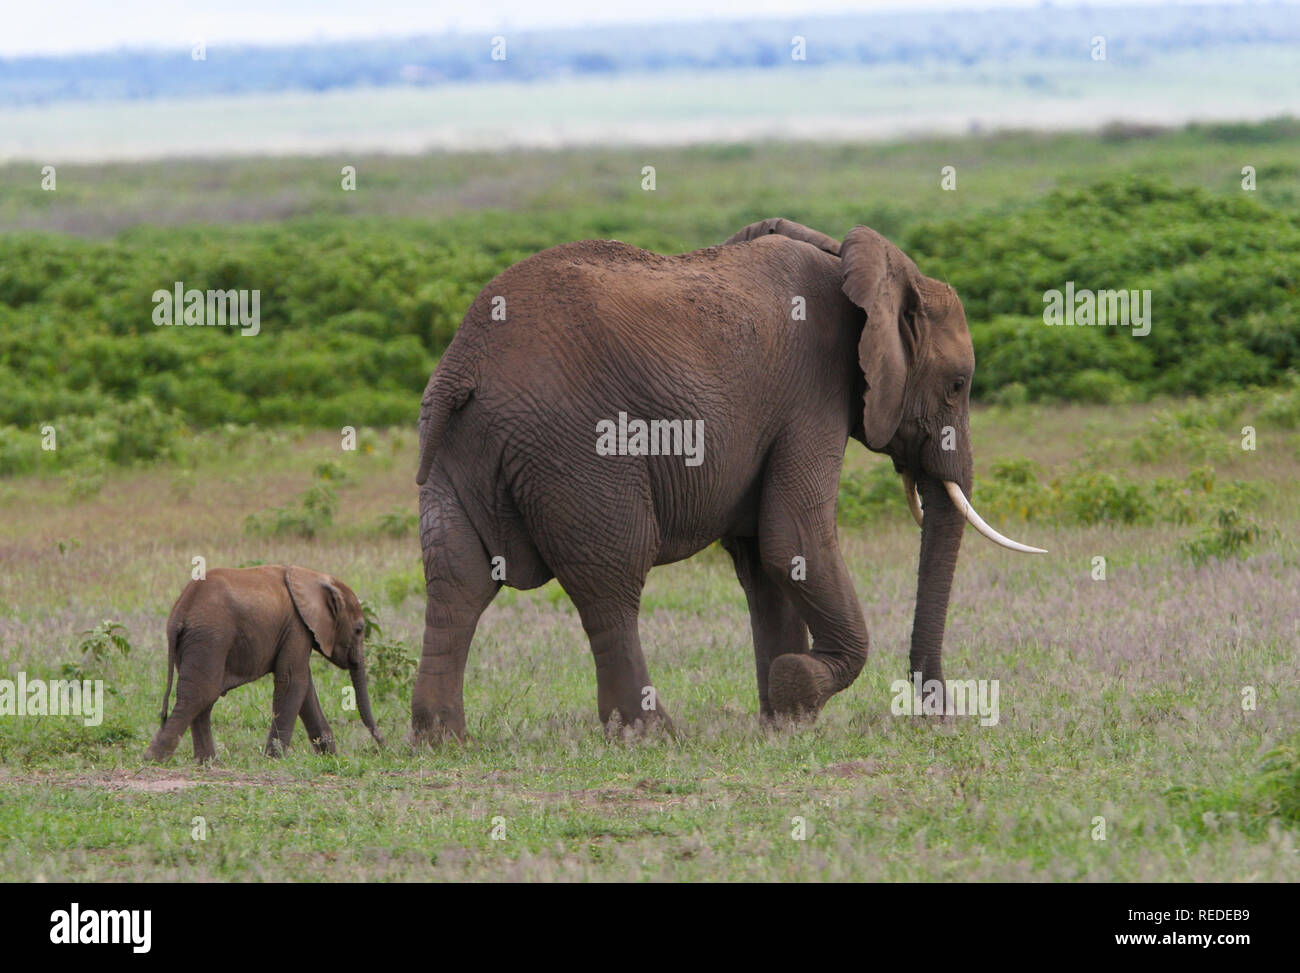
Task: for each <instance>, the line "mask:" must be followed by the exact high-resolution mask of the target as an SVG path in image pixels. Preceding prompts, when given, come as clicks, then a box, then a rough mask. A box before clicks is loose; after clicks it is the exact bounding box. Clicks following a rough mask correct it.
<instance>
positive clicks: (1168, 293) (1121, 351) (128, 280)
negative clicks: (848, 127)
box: [0, 178, 1300, 472]
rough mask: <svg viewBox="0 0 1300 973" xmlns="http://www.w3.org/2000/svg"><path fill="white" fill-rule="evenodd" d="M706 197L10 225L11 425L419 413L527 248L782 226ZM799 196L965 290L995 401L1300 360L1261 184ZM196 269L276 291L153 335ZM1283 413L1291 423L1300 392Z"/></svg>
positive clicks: (1, 326) (1299, 269)
mask: <svg viewBox="0 0 1300 973" xmlns="http://www.w3.org/2000/svg"><path fill="white" fill-rule="evenodd" d="M697 204H698V205H699V206H700V207H701V209H700V210H699V212H695V211H691V212H686V211H684V210H683V211H675V210H672V209H666V210H663V211H659V210H656V211H655V212H653V213H647V212H646V211H645V209H644V207H643V206H641V205H640V204H639V203H638V205H636V206H633V205H631V204H630V203H628V202H625V201H621V200H618V199H605V200H600V201H597V202H593V203H591V204H589V205H587V206H566V207H565V209H564V210H563V211H562V212H561V211H548V210H545V209H542V210H539V211H537V212H529V213H527V214H526V215H523V214H518V213H509V212H494V211H481V212H475V213H468V214H463V215H457V216H453V217H448V218H445V219H440V220H438V221H437V222H435V223H432V224H422V223H417V222H413V221H409V222H408V221H401V220H391V219H390V220H376V219H345V218H343V217H329V218H322V219H315V220H308V221H300V222H289V223H283V224H278V225H229V226H204V227H181V228H174V227H171V228H166V229H161V228H149V227H138V228H135V229H132V230H130V231H128V232H126V233H123V234H121V235H120V236H118V237H116V238H114V239H111V240H107V241H88V240H82V239H75V238H71V237H63V236H58V235H52V234H36V233H24V234H11V235H6V236H4V237H0V388H4V389H5V395H4V396H0V429H3V427H5V426H7V425H8V426H17V427H18V428H19V429H22V430H27V429H33V428H36V427H37V425H38V424H40V423H43V422H48V421H50V418H51V417H53V416H64V417H67V416H78V415H79V416H97V415H100V414H102V413H103V411H104V408H105V403H106V402H119V403H120V402H129V401H134V400H138V399H142V398H146V397H147V398H148V399H150V400H151V401H152V402H153V405H154V408H155V409H156V410H157V411H158V412H159V414H160V415H162V416H179V417H181V418H182V419H183V420H184V422H185V424H187V425H188V426H190V427H193V428H205V427H211V426H218V425H222V424H225V423H241V424H247V423H257V424H261V425H266V424H281V423H296V424H301V425H308V426H315V427H322V426H342V425H354V426H362V425H372V426H384V425H394V424H409V423H411V422H413V420H414V416H415V415H416V413H417V411H418V404H419V396H420V392H421V391H422V389H423V387H424V383H425V381H426V380H427V378H428V374H429V370H430V369H431V367H432V366H433V363H434V360H435V358H436V356H438V355H439V354H441V353H442V351H443V349H445V347H446V345H447V343H448V342H449V341H450V340H451V337H452V335H453V334H454V333H455V329H456V327H457V326H458V325H459V323H460V320H461V318H462V316H463V315H464V313H465V310H466V308H467V307H468V306H469V304H470V302H471V301H472V299H473V297H474V295H475V294H476V293H477V292H478V291H479V289H480V288H482V287H483V285H485V284H486V283H487V282H488V281H489V280H490V279H491V278H492V277H493V276H494V275H495V274H496V273H498V272H499V271H501V270H502V269H504V268H505V267H506V266H508V265H509V264H510V263H512V262H514V261H515V260H518V259H520V258H522V257H525V256H527V255H529V254H531V253H534V252H536V251H537V250H539V249H542V248H544V247H547V246H551V245H553V244H557V243H561V242H566V241H571V240H578V239H583V238H588V237H610V236H617V237H620V238H623V239H626V240H629V241H630V242H634V243H636V244H638V245H641V246H646V247H651V248H658V249H661V250H665V251H669V252H672V251H680V250H684V249H690V248H692V247H700V246H706V245H709V244H714V243H717V242H718V240H720V239H722V238H723V237H724V236H725V234H726V233H729V232H731V231H733V230H735V229H736V228H737V226H738V225H739V223H737V224H736V225H732V224H733V222H734V221H736V220H740V221H741V222H743V219H744V218H745V217H747V216H752V217H754V218H761V217H762V216H769V215H772V213H771V212H770V211H769V207H768V205H767V204H763V203H760V202H757V201H750V204H752V205H750V204H747V205H749V209H747V208H746V207H739V208H737V207H735V206H733V207H732V208H731V209H726V208H724V207H723V206H722V205H721V204H715V206H714V207H713V208H710V207H709V206H708V205H707V204H706V203H704V202H701V201H698V200H697V201H696V202H693V203H692V205H693V206H694V205H697ZM772 206H776V204H775V203H773V204H772ZM755 207H762V208H755ZM780 208H783V209H786V210H787V211H786V212H785V213H784V214H783V215H789V216H792V217H795V218H799V217H802V218H804V219H807V220H811V221H812V222H814V223H817V224H819V225H820V226H821V228H823V229H825V230H826V231H828V232H831V233H841V232H843V231H844V229H846V228H847V227H849V226H852V225H853V224H854V223H857V222H862V221H867V222H873V221H874V222H875V223H877V224H879V228H880V229H882V231H884V232H888V233H890V234H892V235H893V236H894V237H895V239H896V240H897V242H898V243H899V244H900V245H901V246H903V247H904V249H906V250H907V251H908V252H909V253H910V254H911V255H912V256H913V257H914V258H915V259H916V260H917V262H918V263H919V264H920V266H921V267H922V269H923V270H924V271H925V272H926V273H928V274H930V275H931V276H934V277H938V278H941V279H946V280H948V281H950V282H951V283H952V284H953V285H954V286H955V287H956V288H957V290H958V293H959V294H960V295H961V297H962V300H963V302H964V304H965V307H966V313H967V317H968V319H969V321H970V325H971V333H972V337H973V339H974V342H975V349H976V357H977V360H978V363H979V365H978V368H977V370H976V374H975V385H974V392H975V394H976V396H977V398H994V397H996V398H998V399H999V400H1001V401H1006V402H1008V403H1014V402H1015V401H1016V400H1018V399H1051V398H1066V399H1073V400H1079V401H1089V402H1103V403H1117V402H1128V401H1134V400H1141V399H1145V398H1147V397H1149V396H1151V395H1152V394H1157V393H1171V394H1188V393H1190V394H1198V395H1199V394H1204V393H1206V392H1210V391H1213V390H1216V389H1219V390H1223V389H1232V388H1237V387H1241V386H1245V385H1250V384H1258V385H1265V386H1267V385H1271V384H1273V383H1275V382H1276V381H1278V380H1279V378H1280V377H1281V376H1283V375H1284V373H1285V372H1286V371H1287V370H1288V369H1297V368H1300V301H1297V300H1296V288H1297V286H1300V217H1297V216H1296V215H1295V214H1294V213H1290V212H1288V211H1286V210H1284V209H1267V208H1265V207H1263V206H1261V205H1259V204H1257V203H1256V202H1255V201H1254V200H1253V199H1251V198H1249V195H1248V194H1241V193H1238V194H1236V195H1230V196H1220V195H1215V194H1213V193H1210V192H1208V191H1205V190H1202V189H1182V188H1175V187H1173V186H1171V185H1169V184H1167V183H1162V182H1157V181H1152V180H1149V179H1143V178H1130V179H1124V180H1112V181H1104V182H1099V183H1095V184H1093V185H1091V186H1086V187H1084V188H1080V189H1063V190H1058V191H1055V192H1052V193H1049V194H1048V195H1047V196H1045V197H1043V198H1041V199H1039V200H1037V201H1034V202H1031V203H1028V204H1025V205H1021V206H1020V207H1019V208H1016V209H1010V210H1007V211H1003V212H1001V213H998V214H994V215H989V216H984V217H982V218H980V219H978V220H975V219H971V218H969V217H966V218H963V219H960V220H938V221H936V220H932V219H928V218H926V217H924V216H922V215H921V214H920V213H919V212H915V211H912V212H908V211H905V210H902V209H899V208H898V207H896V206H895V207H888V206H885V205H884V204H881V203H879V202H876V203H874V204H873V203H871V202H870V201H868V202H865V203H864V202H863V201H861V200H857V201H854V200H840V199H834V200H830V199H827V200H819V199H805V200H798V199H796V200H794V201H793V203H792V204H791V203H786V204H785V205H784V206H782V207H780ZM750 209H752V212H750ZM177 281H181V282H183V283H184V285H185V287H186V288H187V289H188V288H197V289H200V290H207V289H210V288H215V289H223V290H224V289H229V288H235V289H248V290H254V289H255V290H258V291H259V292H260V309H261V327H260V332H259V333H258V334H257V335H256V336H243V335H241V334H239V332H238V330H237V329H233V328H223V327H185V326H181V327H157V326H155V325H154V324H153V322H152V317H151V315H152V311H153V304H152V294H153V293H154V291H155V290H158V289H169V288H171V287H173V286H174V284H175V282H177ZM1067 281H1075V282H1076V284H1077V286H1078V287H1080V288H1089V289H1094V290H1102V289H1110V288H1126V289H1127V288H1137V289H1149V290H1150V291H1151V293H1152V322H1151V332H1150V334H1148V335H1147V336H1145V337H1133V336H1132V335H1131V334H1130V333H1129V330H1128V329H1126V328H1119V327H1048V326H1047V325H1045V324H1044V323H1043V320H1042V313H1043V307H1044V305H1043V295H1044V293H1045V292H1046V291H1048V290H1051V289H1059V288H1061V287H1063V286H1064V284H1065V283H1066V282H1067ZM1286 409H1289V410H1290V411H1286ZM1283 414H1285V416H1286V418H1287V421H1289V422H1290V423H1291V424H1292V425H1293V426H1294V424H1295V423H1296V422H1297V420H1300V404H1298V403H1296V402H1294V401H1292V402H1289V403H1287V404H1286V408H1285V409H1284V410H1283ZM20 454H21V455H20ZM34 465H37V463H36V461H35V460H34V459H33V457H32V455H30V448H29V447H22V446H17V445H15V444H14V442H13V441H12V435H11V434H10V432H9V431H8V430H5V431H4V432H3V433H0V472H15V471H21V470H24V469H28V468H32V467H33V466H34Z"/></svg>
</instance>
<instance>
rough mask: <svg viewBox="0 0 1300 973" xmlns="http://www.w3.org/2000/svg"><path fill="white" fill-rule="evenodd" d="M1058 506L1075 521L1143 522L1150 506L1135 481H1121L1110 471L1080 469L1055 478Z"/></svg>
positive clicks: (1095, 522)
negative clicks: (1058, 498)
mask: <svg viewBox="0 0 1300 973" xmlns="http://www.w3.org/2000/svg"><path fill="white" fill-rule="evenodd" d="M1057 490H1058V491H1059V493H1060V495H1061V504H1062V509H1063V510H1064V513H1065V515H1066V517H1067V518H1068V519H1069V520H1070V521H1073V522H1075V523H1080V524H1100V523H1120V524H1136V523H1145V522H1147V521H1149V520H1151V518H1152V505H1151V502H1150V500H1149V499H1148V498H1147V497H1146V496H1144V495H1143V492H1142V488H1141V487H1140V486H1139V485H1138V484H1137V483H1132V482H1124V481H1122V480H1120V478H1119V477H1117V476H1116V475H1115V474H1113V473H1103V472H1100V471H1098V470H1080V471H1077V472H1074V473H1070V474H1067V475H1066V476H1064V477H1063V478H1061V479H1060V480H1059V481H1058V484H1057Z"/></svg>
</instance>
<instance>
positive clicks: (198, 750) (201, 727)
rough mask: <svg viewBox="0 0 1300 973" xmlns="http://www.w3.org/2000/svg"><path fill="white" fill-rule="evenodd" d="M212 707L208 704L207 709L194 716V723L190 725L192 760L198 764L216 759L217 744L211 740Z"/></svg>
mask: <svg viewBox="0 0 1300 973" xmlns="http://www.w3.org/2000/svg"><path fill="white" fill-rule="evenodd" d="M213 705H215V704H212V703H209V704H208V708H207V709H205V710H203V711H202V712H200V713H199V714H198V715H197V716H195V717H194V722H193V723H191V724H190V737H191V738H192V739H193V740H194V759H195V760H197V761H198V762H199V763H206V762H207V761H209V760H216V759H217V744H216V741H215V740H213V739H212V707H213Z"/></svg>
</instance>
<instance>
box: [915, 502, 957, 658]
mask: <svg viewBox="0 0 1300 973" xmlns="http://www.w3.org/2000/svg"><path fill="white" fill-rule="evenodd" d="M917 488H918V490H919V492H920V494H921V500H922V502H923V503H924V504H925V517H924V520H923V523H922V525H921V557H920V561H919V563H918V566H917V580H916V615H915V617H914V619H913V622H912V652H911V671H912V672H913V673H917V672H919V673H920V674H921V678H922V680H923V681H929V680H931V679H938V680H940V681H942V680H943V631H944V626H945V625H946V623H947V620H948V595H949V594H950V592H951V590H952V576H953V572H954V571H955V570H956V568H957V551H958V550H959V549H960V548H961V537H962V528H963V527H964V526H965V524H966V518H965V516H964V515H963V513H962V511H961V510H959V509H958V508H957V506H956V504H954V503H953V501H952V498H951V497H950V496H949V495H948V491H947V490H946V489H945V488H944V485H943V483H942V482H940V481H939V480H935V479H932V478H930V477H923V478H922V479H921V480H920V482H919V483H918V484H917Z"/></svg>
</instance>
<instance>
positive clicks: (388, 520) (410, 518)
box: [375, 510, 420, 538]
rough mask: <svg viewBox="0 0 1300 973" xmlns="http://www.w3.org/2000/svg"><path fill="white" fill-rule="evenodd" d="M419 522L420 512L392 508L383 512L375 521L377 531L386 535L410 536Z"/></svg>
mask: <svg viewBox="0 0 1300 973" xmlns="http://www.w3.org/2000/svg"><path fill="white" fill-rule="evenodd" d="M419 524H420V516H419V514H413V513H410V512H408V511H405V510H390V511H389V512H388V513H386V514H382V515H381V516H380V518H379V520H378V521H377V522H376V523H375V533H377V534H382V535H383V536H384V537H395V538H401V537H410V536H411V535H412V534H414V533H415V529H416V527H418V526H419Z"/></svg>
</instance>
